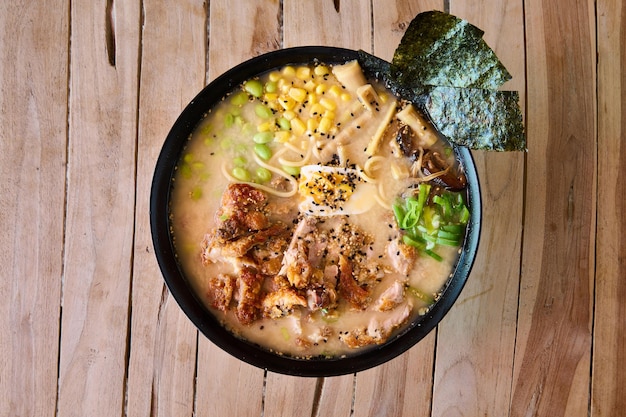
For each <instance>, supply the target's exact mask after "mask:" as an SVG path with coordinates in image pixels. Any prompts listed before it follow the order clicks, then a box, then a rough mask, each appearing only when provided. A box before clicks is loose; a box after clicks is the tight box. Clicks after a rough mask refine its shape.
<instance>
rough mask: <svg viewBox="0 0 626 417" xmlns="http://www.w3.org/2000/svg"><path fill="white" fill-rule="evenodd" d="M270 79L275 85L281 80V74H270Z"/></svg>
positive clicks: (276, 72) (274, 72)
mask: <svg viewBox="0 0 626 417" xmlns="http://www.w3.org/2000/svg"><path fill="white" fill-rule="evenodd" d="M268 77H269V80H270V81H272V82H274V83H275V82H276V81H278V80H280V72H278V71H272V72H270V75H269V76H268Z"/></svg>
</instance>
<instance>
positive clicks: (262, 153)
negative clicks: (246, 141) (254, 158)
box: [254, 143, 272, 161]
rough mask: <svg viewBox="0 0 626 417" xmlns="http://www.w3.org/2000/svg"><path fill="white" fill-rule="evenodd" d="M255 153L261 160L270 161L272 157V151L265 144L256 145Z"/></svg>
mask: <svg viewBox="0 0 626 417" xmlns="http://www.w3.org/2000/svg"><path fill="white" fill-rule="evenodd" d="M254 153H256V154H257V155H258V156H259V158H261V159H264V160H266V161H267V160H268V159H270V158H271V157H272V150H271V149H270V147H269V146H267V145H266V144H264V143H257V144H255V145H254Z"/></svg>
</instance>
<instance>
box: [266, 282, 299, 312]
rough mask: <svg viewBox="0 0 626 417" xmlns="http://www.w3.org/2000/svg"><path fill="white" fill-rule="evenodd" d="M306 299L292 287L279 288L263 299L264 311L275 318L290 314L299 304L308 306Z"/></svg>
mask: <svg viewBox="0 0 626 417" xmlns="http://www.w3.org/2000/svg"><path fill="white" fill-rule="evenodd" d="M306 305H307V304H306V299H305V298H304V297H303V296H301V295H300V294H298V293H297V292H296V291H295V290H294V289H291V288H279V289H278V290H276V291H274V292H271V293H269V294H267V295H266V296H265V298H264V299H263V313H264V314H265V316H266V317H270V318H273V319H276V318H279V317H283V316H286V315H288V314H290V313H291V312H292V311H293V309H294V308H295V307H297V306H301V307H306Z"/></svg>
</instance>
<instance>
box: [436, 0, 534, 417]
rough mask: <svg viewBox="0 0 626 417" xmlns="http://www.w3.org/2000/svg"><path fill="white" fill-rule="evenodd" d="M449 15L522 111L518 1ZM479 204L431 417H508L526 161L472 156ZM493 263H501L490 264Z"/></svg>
mask: <svg viewBox="0 0 626 417" xmlns="http://www.w3.org/2000/svg"><path fill="white" fill-rule="evenodd" d="M450 12H451V13H452V14H454V15H456V16H458V17H461V18H464V19H467V20H468V21H469V22H470V23H472V24H474V25H476V26H478V27H480V28H481V29H482V30H484V31H485V35H484V39H485V41H486V42H487V44H488V45H489V46H491V47H492V48H493V49H494V50H495V52H496V54H497V55H498V57H499V58H500V60H501V61H502V62H503V64H504V65H505V66H506V67H507V69H508V70H509V72H510V73H511V74H512V75H513V79H512V80H511V81H509V82H508V83H507V84H506V85H505V86H504V88H506V89H510V90H517V91H519V92H520V99H521V106H522V108H523V105H524V91H525V70H524V65H525V62H524V44H523V39H524V16H523V4H522V1H509V2H499V1H492V0H483V1H480V2H471V3H468V2H452V3H451V8H450ZM473 157H474V161H475V163H476V166H477V170H478V177H479V180H480V186H481V192H482V196H481V197H482V204H483V229H482V233H481V238H480V245H479V251H478V257H477V259H476V262H475V264H474V267H473V269H472V273H471V275H470V277H469V280H468V282H467V284H466V286H465V288H464V290H463V292H462V293H461V296H460V297H459V300H458V301H457V303H456V305H455V306H454V307H453V308H452V309H451V311H450V313H449V314H448V316H447V317H446V318H445V319H444V320H443V321H442V323H441V324H440V325H439V331H438V334H437V355H436V357H437V361H436V365H435V389H434V394H433V416H446V415H451V414H455V411H454V410H463V412H462V414H463V415H476V416H479V415H480V416H482V415H490V416H491V415H494V416H496V415H500V416H502V415H506V414H507V413H508V409H509V403H510V398H511V392H510V387H511V378H512V372H511V371H508V372H507V371H506V370H511V369H512V368H513V354H514V347H515V333H516V319H517V302H518V288H519V274H520V256H521V238H522V213H523V205H524V154H523V153H521V152H517V153H506V154H504V153H490V152H473ZM495 259H498V260H500V262H494V260H495Z"/></svg>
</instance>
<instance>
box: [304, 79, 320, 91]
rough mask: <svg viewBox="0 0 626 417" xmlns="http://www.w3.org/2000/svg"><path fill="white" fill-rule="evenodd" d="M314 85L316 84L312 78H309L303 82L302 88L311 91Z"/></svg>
mask: <svg viewBox="0 0 626 417" xmlns="http://www.w3.org/2000/svg"><path fill="white" fill-rule="evenodd" d="M316 87H317V84H316V83H315V81H313V80H309V81H307V82H305V83H304V89H305V90H306V91H308V92H309V93H310V92H311V91H314V90H315V88H316Z"/></svg>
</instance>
